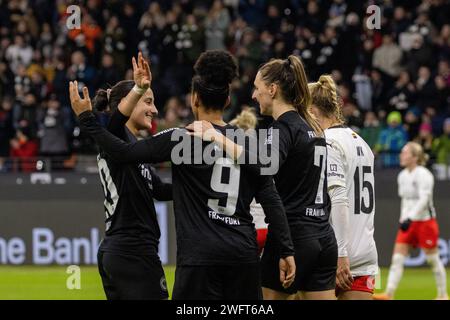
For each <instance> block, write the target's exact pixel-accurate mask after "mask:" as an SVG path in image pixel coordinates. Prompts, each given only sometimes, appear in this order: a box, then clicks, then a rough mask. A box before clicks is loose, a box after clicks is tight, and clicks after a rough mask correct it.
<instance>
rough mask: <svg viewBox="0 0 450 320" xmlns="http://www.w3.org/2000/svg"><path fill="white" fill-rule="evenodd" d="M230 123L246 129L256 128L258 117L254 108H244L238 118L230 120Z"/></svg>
mask: <svg viewBox="0 0 450 320" xmlns="http://www.w3.org/2000/svg"><path fill="white" fill-rule="evenodd" d="M230 124H231V125H233V126H236V127H238V128H240V129H243V130H244V131H247V130H250V129H255V128H256V125H257V124H258V119H257V118H256V114H255V112H254V110H253V109H244V110H242V111H241V113H240V114H238V115H237V117H236V118H234V119H233V120H231V121H230Z"/></svg>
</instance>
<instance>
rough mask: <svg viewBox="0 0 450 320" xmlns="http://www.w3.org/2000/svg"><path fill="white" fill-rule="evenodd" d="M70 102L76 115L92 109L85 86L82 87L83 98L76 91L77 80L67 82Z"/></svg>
mask: <svg viewBox="0 0 450 320" xmlns="http://www.w3.org/2000/svg"><path fill="white" fill-rule="evenodd" d="M69 94H70V104H71V105H72V110H73V112H75V114H76V115H77V117H78V116H79V115H80V114H82V113H83V112H85V111H92V104H91V99H90V98H89V91H88V88H87V87H83V98H81V97H80V94H79V93H78V82H77V81H70V83H69Z"/></svg>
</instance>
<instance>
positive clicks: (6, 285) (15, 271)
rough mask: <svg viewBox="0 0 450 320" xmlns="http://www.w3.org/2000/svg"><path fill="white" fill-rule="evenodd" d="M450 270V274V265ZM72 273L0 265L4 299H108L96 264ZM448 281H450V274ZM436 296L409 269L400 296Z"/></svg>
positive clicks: (430, 282)
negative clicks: (73, 285) (73, 278)
mask: <svg viewBox="0 0 450 320" xmlns="http://www.w3.org/2000/svg"><path fill="white" fill-rule="evenodd" d="M165 271H166V277H167V284H168V287H169V291H170V293H171V292H172V287H173V283H174V278H175V267H165ZM447 274H448V275H450V270H449V269H447ZM69 276H70V275H69V274H67V273H66V268H65V267H59V266H52V267H36V266H20V267H10V266H0V299H2V300H5V299H26V300H28V299H33V300H34V299H49V300H53V299H86V300H91V299H105V295H104V293H103V288H102V284H101V280H100V276H99V275H98V272H97V268H96V267H81V281H80V283H81V288H80V289H79V290H77V289H74V290H69V289H67V286H66V281H67V278H68V277H69ZM386 277H387V269H382V272H381V283H382V286H381V289H384V286H385V284H386V280H387V279H386ZM447 283H448V285H450V277H448V280H447ZM449 288H450V286H449ZM377 291H378V292H379V291H382V290H377ZM449 291H450V290H449ZM435 296H436V288H435V282H434V277H433V274H432V272H431V270H430V269H405V272H404V276H403V279H402V281H401V282H400V287H399V289H398V291H397V295H396V298H397V299H420V300H422V299H424V300H430V299H434V298H435Z"/></svg>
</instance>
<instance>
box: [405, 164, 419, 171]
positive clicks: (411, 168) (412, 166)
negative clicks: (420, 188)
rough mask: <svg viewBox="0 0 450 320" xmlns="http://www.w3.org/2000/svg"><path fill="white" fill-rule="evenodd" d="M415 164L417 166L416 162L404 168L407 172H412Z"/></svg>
mask: <svg viewBox="0 0 450 320" xmlns="http://www.w3.org/2000/svg"><path fill="white" fill-rule="evenodd" d="M417 166H418V165H417V164H412V165H410V166H408V167H407V168H406V169H407V170H408V171H409V172H413V171H414V169H416V168H417Z"/></svg>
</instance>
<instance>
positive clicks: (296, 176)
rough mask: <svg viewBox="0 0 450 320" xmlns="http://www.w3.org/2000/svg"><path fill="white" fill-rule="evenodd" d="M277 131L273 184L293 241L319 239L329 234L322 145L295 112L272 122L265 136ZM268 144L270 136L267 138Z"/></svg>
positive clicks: (285, 114)
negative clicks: (275, 170)
mask: <svg viewBox="0 0 450 320" xmlns="http://www.w3.org/2000/svg"><path fill="white" fill-rule="evenodd" d="M273 130H278V134H279V143H278V146H276V145H272V152H277V153H278V155H279V170H278V172H277V173H276V175H275V176H274V180H275V184H276V187H277V190H278V193H279V194H280V197H281V199H282V201H283V204H284V207H285V209H286V215H287V218H288V221H289V225H290V227H291V232H292V234H291V235H292V238H293V239H306V238H319V237H322V236H325V235H327V234H329V233H331V232H333V231H332V228H331V225H330V223H329V216H330V208H331V202H330V199H329V197H328V192H327V179H326V177H327V166H326V160H327V157H326V142H325V139H324V138H323V137H318V136H316V134H315V132H314V130H313V129H312V128H311V126H310V125H309V124H308V123H307V122H306V121H305V120H304V119H303V118H302V117H301V116H300V115H299V114H298V113H297V112H296V111H288V112H285V113H284V114H282V115H281V116H280V117H279V118H278V119H277V120H274V122H273V123H272V125H271V126H270V127H269V131H268V133H269V135H270V134H273ZM267 140H268V141H269V142H270V141H271V140H272V139H271V137H268V139H267Z"/></svg>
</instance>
